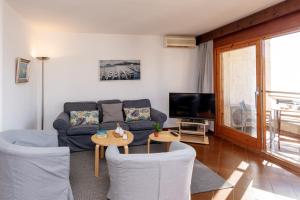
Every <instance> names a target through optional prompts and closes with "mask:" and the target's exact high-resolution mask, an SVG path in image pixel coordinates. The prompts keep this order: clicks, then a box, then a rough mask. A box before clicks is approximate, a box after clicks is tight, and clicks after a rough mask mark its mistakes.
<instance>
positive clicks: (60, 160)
mask: <svg viewBox="0 0 300 200" xmlns="http://www.w3.org/2000/svg"><path fill="white" fill-rule="evenodd" d="M69 172H70V150H69V148H68V147H58V140H57V134H56V132H53V131H50V132H47V131H36V130H10V131H4V132H1V133H0V199H1V200H2V199H3V200H54V199H55V200H73V195H72V190H71V186H70V182H69Z"/></svg>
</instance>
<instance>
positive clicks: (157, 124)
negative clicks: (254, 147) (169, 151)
mask: <svg viewBox="0 0 300 200" xmlns="http://www.w3.org/2000/svg"><path fill="white" fill-rule="evenodd" d="M153 128H154V136H155V137H158V133H159V132H160V131H161V127H160V124H159V123H155V124H154V125H153Z"/></svg>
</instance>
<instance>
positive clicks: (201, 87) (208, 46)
mask: <svg viewBox="0 0 300 200" xmlns="http://www.w3.org/2000/svg"><path fill="white" fill-rule="evenodd" d="M199 68H200V70H199V79H198V92H199V93H213V92H214V86H213V41H212V40H210V41H208V42H205V43H201V44H200V45H199Z"/></svg>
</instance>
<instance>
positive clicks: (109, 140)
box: [91, 130, 134, 177]
mask: <svg viewBox="0 0 300 200" xmlns="http://www.w3.org/2000/svg"><path fill="white" fill-rule="evenodd" d="M125 133H126V134H127V140H124V139H123V138H122V137H115V136H114V130H109V131H107V137H106V138H100V137H97V136H96V134H95V135H93V136H92V138H91V139H92V142H93V143H95V144H96V146H95V176H96V177H98V176H99V169H100V165H99V148H100V149H101V158H104V147H107V146H109V145H116V146H118V147H121V146H123V147H124V153H125V154H128V144H130V143H131V142H132V141H133V138H134V136H133V134H132V133H131V132H130V131H125Z"/></svg>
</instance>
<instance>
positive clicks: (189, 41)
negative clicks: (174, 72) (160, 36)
mask: <svg viewBox="0 0 300 200" xmlns="http://www.w3.org/2000/svg"><path fill="white" fill-rule="evenodd" d="M164 47H181V48H195V47H196V38H195V37H193V36H174V35H173V36H165V38H164Z"/></svg>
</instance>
